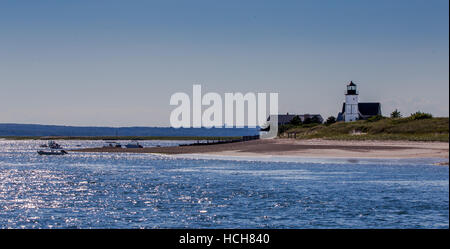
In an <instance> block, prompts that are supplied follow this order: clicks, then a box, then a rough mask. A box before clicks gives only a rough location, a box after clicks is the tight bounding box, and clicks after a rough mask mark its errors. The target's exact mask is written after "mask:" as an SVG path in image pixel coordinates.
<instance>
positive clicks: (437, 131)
mask: <svg viewBox="0 0 450 249" xmlns="http://www.w3.org/2000/svg"><path fill="white" fill-rule="evenodd" d="M288 133H296V138H297V139H312V138H322V139H332V140H407V141H440V142H448V141H449V118H429V119H419V120H414V119H411V118H385V119H381V120H378V121H372V122H371V121H367V120H360V121H355V122H348V123H345V122H337V123H334V124H331V125H325V124H321V125H315V126H307V127H304V126H297V127H288V129H287V130H286V131H285V132H283V133H281V134H280V137H287V136H288Z"/></svg>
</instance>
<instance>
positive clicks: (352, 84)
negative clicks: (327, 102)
mask: <svg viewBox="0 0 450 249" xmlns="http://www.w3.org/2000/svg"><path fill="white" fill-rule="evenodd" d="M348 85H349V86H356V84H355V83H353V81H350V83H349V84H348Z"/></svg>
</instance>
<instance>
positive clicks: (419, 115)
mask: <svg viewBox="0 0 450 249" xmlns="http://www.w3.org/2000/svg"><path fill="white" fill-rule="evenodd" d="M409 118H410V119H412V120H420V119H430V118H433V115H431V114H430V113H424V112H420V111H418V112H416V113H411V116H409Z"/></svg>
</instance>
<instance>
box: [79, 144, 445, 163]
mask: <svg viewBox="0 0 450 249" xmlns="http://www.w3.org/2000/svg"><path fill="white" fill-rule="evenodd" d="M73 151H78V152H117V153H120V152H122V153H160V154H209V155H221V156H256V157H257V156H261V155H266V156H267V155H271V156H290V157H315V158H445V159H448V157H449V144H448V143H443V142H412V141H337V140H321V139H312V140H294V139H267V140H253V141H246V142H237V143H226V144H213V145H198V146H176V147H151V148H141V149H134V148H133V149H125V148H87V149H78V150H73Z"/></svg>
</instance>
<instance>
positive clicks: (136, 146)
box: [125, 141, 144, 149]
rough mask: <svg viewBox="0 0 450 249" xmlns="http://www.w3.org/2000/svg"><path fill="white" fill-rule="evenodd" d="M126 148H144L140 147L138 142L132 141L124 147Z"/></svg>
mask: <svg viewBox="0 0 450 249" xmlns="http://www.w3.org/2000/svg"><path fill="white" fill-rule="evenodd" d="M125 147H126V148H129V149H130V148H144V146H142V145H140V144H139V142H137V141H133V142H131V143H129V144H127V145H125Z"/></svg>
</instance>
